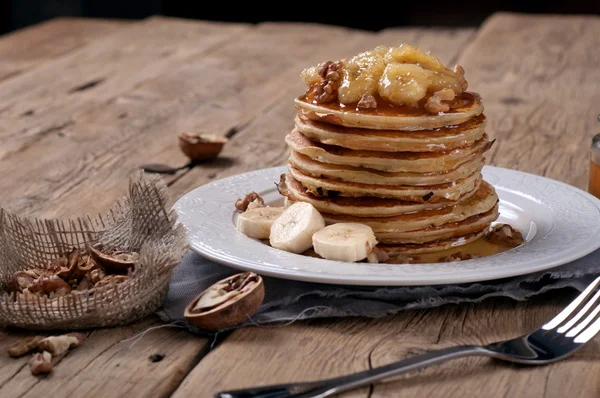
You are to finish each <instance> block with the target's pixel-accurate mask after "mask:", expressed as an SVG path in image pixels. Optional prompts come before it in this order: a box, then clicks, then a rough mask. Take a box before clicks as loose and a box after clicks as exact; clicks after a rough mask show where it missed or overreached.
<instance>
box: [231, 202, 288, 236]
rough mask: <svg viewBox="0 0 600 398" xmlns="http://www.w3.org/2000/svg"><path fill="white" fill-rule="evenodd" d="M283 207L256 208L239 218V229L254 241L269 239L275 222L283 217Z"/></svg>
mask: <svg viewBox="0 0 600 398" xmlns="http://www.w3.org/2000/svg"><path fill="white" fill-rule="evenodd" d="M284 210H285V209H284V208H283V207H255V208H254V209H250V210H246V211H245V212H243V213H242V214H240V215H239V216H238V219H237V229H238V231H240V232H241V233H243V234H244V235H246V236H249V237H250V238H254V239H269V235H270V234H271V226H272V225H273V222H274V221H275V220H276V219H277V218H278V217H279V216H281V214H282V213H283V211H284Z"/></svg>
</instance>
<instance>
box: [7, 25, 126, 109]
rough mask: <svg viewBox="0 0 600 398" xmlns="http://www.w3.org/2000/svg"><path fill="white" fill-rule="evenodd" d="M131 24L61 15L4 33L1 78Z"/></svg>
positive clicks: (39, 63)
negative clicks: (63, 16) (61, 16)
mask: <svg viewBox="0 0 600 398" xmlns="http://www.w3.org/2000/svg"><path fill="white" fill-rule="evenodd" d="M130 24H132V22H129V21H125V20H104V19H91V18H57V19H52V20H50V21H48V22H44V23H42V24H39V25H35V26H32V27H28V28H24V29H21V30H18V31H16V32H13V33H10V34H7V35H4V36H2V37H0V81H2V80H4V79H7V78H9V77H13V76H16V75H18V74H19V73H22V72H24V71H26V70H28V69H30V68H32V67H35V66H38V65H41V64H43V63H44V62H46V61H48V60H51V59H53V58H56V57H58V56H61V55H63V54H66V53H68V52H69V51H73V50H74V49H76V48H79V47H82V46H84V45H86V44H88V43H90V42H91V41H94V40H97V39H98V38H101V37H104V36H107V35H110V34H112V33H114V32H117V31H118V30H120V29H121V28H123V27H125V26H128V25H130ZM0 113H1V109H0Z"/></svg>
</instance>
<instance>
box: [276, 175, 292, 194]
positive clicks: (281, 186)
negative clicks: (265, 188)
mask: <svg viewBox="0 0 600 398" xmlns="http://www.w3.org/2000/svg"><path fill="white" fill-rule="evenodd" d="M275 186H276V187H277V192H279V194H280V195H281V196H285V197H286V198H287V196H288V195H289V191H288V187H287V183H286V175H285V174H281V175H280V176H279V182H278V183H277V182H276V183H275Z"/></svg>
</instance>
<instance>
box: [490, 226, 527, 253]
mask: <svg viewBox="0 0 600 398" xmlns="http://www.w3.org/2000/svg"><path fill="white" fill-rule="evenodd" d="M485 239H486V240H488V241H489V242H492V243H495V244H497V245H502V246H507V247H517V246H519V245H521V244H523V242H525V239H524V238H523V234H522V233H521V231H519V230H518V229H516V228H513V227H512V226H510V225H508V224H498V225H496V226H495V227H494V228H493V229H492V230H491V231H490V233H488V234H487V236H486V237H485Z"/></svg>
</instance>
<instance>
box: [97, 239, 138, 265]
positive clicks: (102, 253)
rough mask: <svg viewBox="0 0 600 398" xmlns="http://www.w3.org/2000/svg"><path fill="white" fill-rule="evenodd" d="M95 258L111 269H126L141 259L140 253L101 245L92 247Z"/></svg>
mask: <svg viewBox="0 0 600 398" xmlns="http://www.w3.org/2000/svg"><path fill="white" fill-rule="evenodd" d="M90 254H91V256H92V257H93V259H94V260H95V261H96V262H97V263H98V264H100V265H101V266H103V267H104V268H106V269H109V270H115V271H126V270H127V269H128V268H131V267H133V266H134V265H135V263H136V262H137V261H138V260H139V259H140V255H139V253H136V252H125V251H120V250H105V249H103V248H102V246H101V245H96V246H92V247H90Z"/></svg>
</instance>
